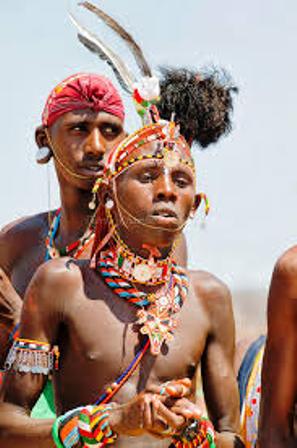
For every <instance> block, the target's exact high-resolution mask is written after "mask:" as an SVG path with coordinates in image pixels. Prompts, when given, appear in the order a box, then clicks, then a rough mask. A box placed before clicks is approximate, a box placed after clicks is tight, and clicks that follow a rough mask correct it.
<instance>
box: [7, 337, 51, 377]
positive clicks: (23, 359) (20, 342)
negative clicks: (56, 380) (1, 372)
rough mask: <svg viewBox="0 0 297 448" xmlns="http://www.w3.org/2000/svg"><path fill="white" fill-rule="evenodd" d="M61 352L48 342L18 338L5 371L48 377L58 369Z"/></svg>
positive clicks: (10, 351)
mask: <svg viewBox="0 0 297 448" xmlns="http://www.w3.org/2000/svg"><path fill="white" fill-rule="evenodd" d="M58 358H59V351H58V349H57V348H56V347H54V348H51V347H50V345H49V344H47V343H46V342H40V341H35V340H31V339H22V338H16V339H15V341H14V343H13V345H12V347H11V349H10V350H9V353H8V355H7V358H6V361H5V366H4V368H5V370H6V371H8V370H15V371H16V372H24V373H29V372H30V373H41V374H43V375H48V374H49V373H51V372H52V371H53V370H54V369H57V368H58Z"/></svg>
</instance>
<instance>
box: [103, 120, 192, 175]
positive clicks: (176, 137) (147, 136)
mask: <svg viewBox="0 0 297 448" xmlns="http://www.w3.org/2000/svg"><path fill="white" fill-rule="evenodd" d="M170 133H171V134H172V135H170ZM154 142H159V143H161V148H159V149H158V150H156V151H155V152H154V153H152V154H146V155H138V156H137V157H135V158H133V153H134V151H136V150H138V149H139V148H141V147H142V146H144V145H146V144H149V143H154ZM169 155H170V156H171V162H170V160H169ZM148 158H149V159H154V158H156V159H161V158H165V159H166V160H167V161H168V165H169V166H170V163H171V165H172V164H177V163H179V162H181V163H185V164H186V165H188V166H189V167H190V168H191V169H192V170H193V171H195V165H194V161H193V159H192V156H191V150H190V147H189V145H188V144H187V142H186V141H185V139H184V137H183V136H182V135H180V134H179V129H178V126H177V125H176V124H175V123H174V122H167V121H161V122H158V123H153V124H150V125H147V126H144V127H142V128H141V129H138V130H137V131H136V132H134V133H133V134H130V135H129V136H128V137H127V138H126V139H125V140H124V141H122V142H121V144H120V145H119V146H117V147H116V148H115V149H114V150H113V151H112V152H111V153H110V155H109V157H108V160H107V162H106V165H105V173H104V178H105V179H107V180H108V179H111V178H113V177H114V176H116V175H117V174H119V173H120V172H121V171H123V170H124V169H125V168H127V167H129V166H130V165H132V164H133V163H135V162H137V161H140V160H143V159H148ZM166 160H165V163H166Z"/></svg>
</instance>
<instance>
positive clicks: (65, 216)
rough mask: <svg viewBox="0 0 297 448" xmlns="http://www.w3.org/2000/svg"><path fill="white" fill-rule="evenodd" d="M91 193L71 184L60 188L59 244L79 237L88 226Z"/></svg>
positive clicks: (90, 213)
mask: <svg viewBox="0 0 297 448" xmlns="http://www.w3.org/2000/svg"><path fill="white" fill-rule="evenodd" d="M91 197H92V194H91V193H90V192H89V191H85V190H81V189H78V188H75V187H72V186H68V185H67V186H66V187H65V186H64V188H63V189H61V193H60V198H61V221H60V228H59V234H58V238H57V239H58V243H59V245H61V246H64V245H66V244H69V243H70V242H73V241H74V240H76V239H78V238H80V237H81V236H82V235H83V234H84V232H85V231H86V229H87V228H88V226H89V223H90V219H91V217H92V214H93V213H92V211H91V210H90V209H89V202H90V200H91Z"/></svg>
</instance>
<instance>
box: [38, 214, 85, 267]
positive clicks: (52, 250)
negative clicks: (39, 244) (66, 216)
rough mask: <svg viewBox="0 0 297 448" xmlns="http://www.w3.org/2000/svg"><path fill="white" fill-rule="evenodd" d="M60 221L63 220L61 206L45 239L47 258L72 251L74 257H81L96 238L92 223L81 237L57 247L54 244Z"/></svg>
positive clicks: (64, 254)
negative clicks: (60, 247) (59, 247)
mask: <svg viewBox="0 0 297 448" xmlns="http://www.w3.org/2000/svg"><path fill="white" fill-rule="evenodd" d="M60 221H61V209H60V208H59V209H58V210H57V211H56V213H55V215H54V218H53V220H52V223H51V225H50V228H49V231H48V235H47V237H46V239H45V245H46V256H45V259H46V260H51V259H53V258H59V257H65V256H67V255H69V254H70V253H72V256H73V258H79V256H80V255H81V254H82V253H83V252H84V250H85V249H86V247H87V246H89V244H91V242H92V241H93V240H94V232H93V229H92V227H91V225H90V226H89V227H88V229H87V230H86V232H85V233H84V234H83V236H82V237H81V238H79V239H78V240H76V241H74V242H73V243H70V244H68V245H67V246H65V247H63V248H62V249H57V248H56V247H55V246H54V241H55V237H56V235H57V232H58V229H59V225H60Z"/></svg>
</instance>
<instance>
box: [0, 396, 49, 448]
mask: <svg viewBox="0 0 297 448" xmlns="http://www.w3.org/2000/svg"><path fill="white" fill-rule="evenodd" d="M9 408H10V409H9ZM52 426H53V420H41V419H32V418H30V417H29V416H27V415H25V414H24V413H23V412H22V411H20V410H18V409H11V406H10V405H7V404H5V403H3V404H1V405H0V446H1V447H2V446H3V447H4V446H5V448H53V447H54V446H55V444H54V441H53V438H52V435H51V434H52Z"/></svg>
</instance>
